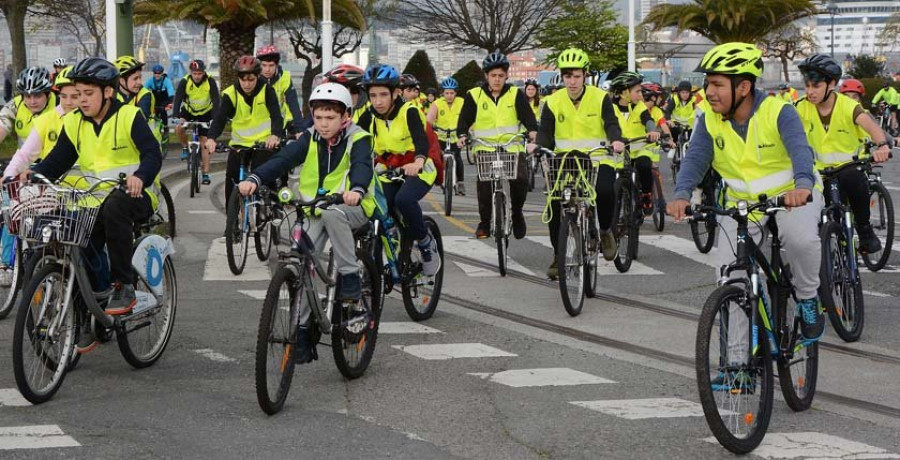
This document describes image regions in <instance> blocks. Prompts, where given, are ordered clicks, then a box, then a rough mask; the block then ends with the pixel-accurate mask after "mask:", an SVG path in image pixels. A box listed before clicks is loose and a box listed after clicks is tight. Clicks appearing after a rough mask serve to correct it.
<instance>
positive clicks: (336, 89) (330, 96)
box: [309, 83, 353, 110]
mask: <svg viewBox="0 0 900 460" xmlns="http://www.w3.org/2000/svg"><path fill="white" fill-rule="evenodd" d="M315 101H332V102H339V103H341V104H343V105H344V109H345V110H346V109H349V108H350V107H353V99H352V98H351V97H350V90H348V89H347V87H345V86H344V85H342V84H340V83H322V84H321V85H319V86H316V88H315V89H314V90H313V92H312V94H310V95H309V104H310V105H312V103H313V102H315Z"/></svg>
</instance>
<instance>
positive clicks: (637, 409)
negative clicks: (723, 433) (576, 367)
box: [570, 398, 703, 420]
mask: <svg viewBox="0 0 900 460" xmlns="http://www.w3.org/2000/svg"><path fill="white" fill-rule="evenodd" d="M570 404H574V405H576V406H580V407H584V408H586V409H590V410H594V411H597V412H600V413H603V414H606V415H612V416H615V417H619V418H624V419H627V420H641V419H647V418H680V417H702V416H703V407H701V406H700V404H697V403H695V402H691V401H685V400H683V399H678V398H649V399H618V400H602V401H572V402H571V403H570Z"/></svg>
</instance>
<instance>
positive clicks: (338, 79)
mask: <svg viewBox="0 0 900 460" xmlns="http://www.w3.org/2000/svg"><path fill="white" fill-rule="evenodd" d="M364 75H365V70H363V69H362V68H361V67H357V66H355V65H350V64H339V65H338V66H336V67H335V68H333V69H331V70H329V71H328V72H325V75H324V77H325V80H326V81H328V82H330V83H340V84H342V85H344V86H346V87H348V88H349V87H352V86H356V85H358V84H359V83H360V82H362V80H363V76H364Z"/></svg>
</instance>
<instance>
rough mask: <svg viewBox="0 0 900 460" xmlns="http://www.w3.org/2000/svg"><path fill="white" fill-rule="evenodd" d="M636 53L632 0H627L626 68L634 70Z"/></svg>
mask: <svg viewBox="0 0 900 460" xmlns="http://www.w3.org/2000/svg"><path fill="white" fill-rule="evenodd" d="M636 55H637V53H636V50H635V43H634V0H628V70H629V71H631V72H634V71H635V69H636V68H637V64H636V63H635V61H636V60H637V59H636V58H637V56H636Z"/></svg>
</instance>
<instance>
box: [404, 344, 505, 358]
mask: <svg viewBox="0 0 900 460" xmlns="http://www.w3.org/2000/svg"><path fill="white" fill-rule="evenodd" d="M392 347H393V348H396V349H397V350H400V351H402V352H404V353H409V354H411V355H413V356H415V357H417V358H420V359H426V360H446V359H456V358H500V357H514V356H517V355H516V354H514V353H509V352H506V351H503V350H500V349H498V348H494V347H491V346H488V345H485V344H483V343H439V344H426V345H393V346H392Z"/></svg>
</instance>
